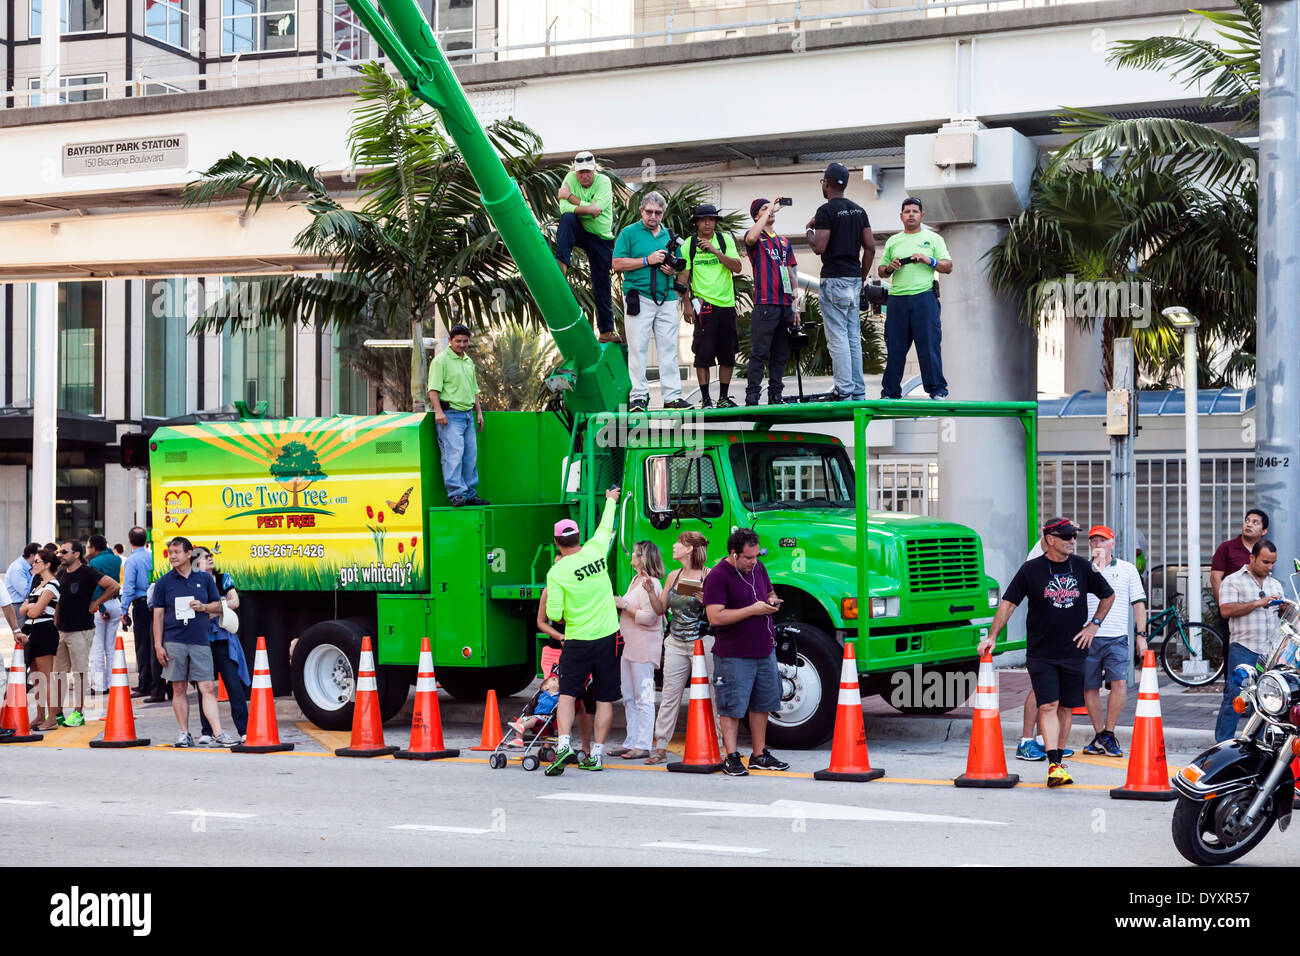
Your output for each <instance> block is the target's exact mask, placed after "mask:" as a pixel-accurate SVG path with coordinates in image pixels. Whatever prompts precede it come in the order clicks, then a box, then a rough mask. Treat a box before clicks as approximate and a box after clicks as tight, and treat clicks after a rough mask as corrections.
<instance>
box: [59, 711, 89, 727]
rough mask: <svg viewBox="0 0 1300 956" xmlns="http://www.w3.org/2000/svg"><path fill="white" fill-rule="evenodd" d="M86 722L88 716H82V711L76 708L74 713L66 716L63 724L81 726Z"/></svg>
mask: <svg viewBox="0 0 1300 956" xmlns="http://www.w3.org/2000/svg"><path fill="white" fill-rule="evenodd" d="M85 722H86V718H85V717H82V716H81V711H79V710H74V711H73V712H72V713H70V714H68V716H67V717H66V718H64V721H63V726H65V727H80V726H82V725H83V724H84V723H85Z"/></svg>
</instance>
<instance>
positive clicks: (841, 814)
mask: <svg viewBox="0 0 1300 956" xmlns="http://www.w3.org/2000/svg"><path fill="white" fill-rule="evenodd" d="M538 799H540V800H569V801H574V802H580V803H616V804H630V805H632V806H647V807H665V808H669V809H675V810H683V811H687V812H686V814H685V815H687V816H697V817H733V818H752V819H758V818H767V819H781V820H857V821H861V822H864V823H962V824H971V823H974V824H982V825H985V826H1006V823H1004V822H1002V821H999V820H979V819H975V818H972V817H953V816H946V815H943V814H933V813H914V812H910V811H903V810H877V809H874V808H872V807H859V806H845V805H843V804H838V803H809V802H806V801H802V800H774V801H773V802H772V803H768V804H762V803H730V802H726V801H721V800H683V799H678V798H674V797H641V796H623V795H619V794H607V793H592V794H582V793H550V794H544V795H542V796H541V797H539V798H538Z"/></svg>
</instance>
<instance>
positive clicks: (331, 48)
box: [325, 0, 368, 60]
mask: <svg viewBox="0 0 1300 956" xmlns="http://www.w3.org/2000/svg"><path fill="white" fill-rule="evenodd" d="M326 23H328V24H329V27H328V28H327V29H326V30H325V46H326V52H327V53H328V54H329V56H330V58H331V59H334V60H360V59H362V58H363V57H364V56H365V53H364V49H363V45H364V43H365V38H366V36H368V34H367V33H366V31H365V30H364V29H362V27H361V21H360V20H358V19H357V15H356V14H355V13H353V12H352V8H351V7H349V6H348V5H347V3H346V2H345V0H335V2H334V9H333V13H331V14H330V16H329V17H328V19H327V20H326Z"/></svg>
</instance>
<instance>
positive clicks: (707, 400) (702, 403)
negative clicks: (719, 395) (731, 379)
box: [700, 398, 722, 409]
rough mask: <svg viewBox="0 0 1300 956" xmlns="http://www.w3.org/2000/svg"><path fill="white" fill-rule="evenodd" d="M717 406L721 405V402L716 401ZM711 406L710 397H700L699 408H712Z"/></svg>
mask: <svg viewBox="0 0 1300 956" xmlns="http://www.w3.org/2000/svg"><path fill="white" fill-rule="evenodd" d="M718 406H719V407H721V406H722V403H721V402H718ZM712 407H713V399H711V398H702V399H700V408H702V409H703V408H712Z"/></svg>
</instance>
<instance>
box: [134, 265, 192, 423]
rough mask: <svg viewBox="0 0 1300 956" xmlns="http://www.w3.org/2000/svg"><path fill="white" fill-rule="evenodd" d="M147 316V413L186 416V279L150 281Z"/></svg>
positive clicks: (149, 414) (146, 307) (145, 393)
mask: <svg viewBox="0 0 1300 956" xmlns="http://www.w3.org/2000/svg"><path fill="white" fill-rule="evenodd" d="M148 288H149V295H148V296H147V298H146V300H145V303H146V304H145V317H144V413H145V414H146V415H148V416H149V417H150V418H175V417H176V416H177V415H184V414H185V412H186V411H187V409H186V407H185V391H186V386H187V379H186V374H185V359H186V335H185V333H186V330H187V328H188V325H189V322H188V319H187V318H186V295H187V291H188V288H189V284H188V282H187V281H186V280H185V279H161V280H158V281H154V282H150V283H149V286H148Z"/></svg>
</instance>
